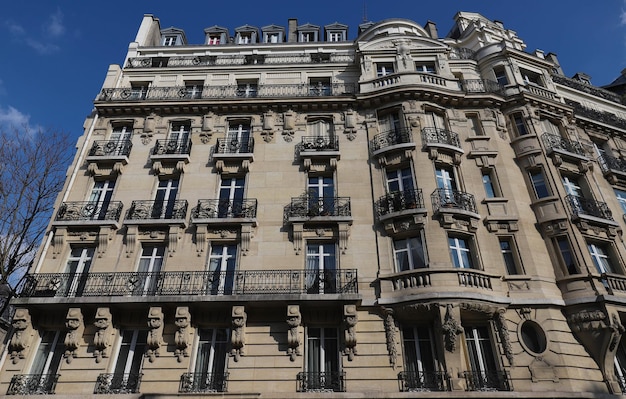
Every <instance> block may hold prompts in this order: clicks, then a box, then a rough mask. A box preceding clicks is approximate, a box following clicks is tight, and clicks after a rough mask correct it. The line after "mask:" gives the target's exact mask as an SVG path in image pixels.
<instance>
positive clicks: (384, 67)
mask: <svg viewBox="0 0 626 399" xmlns="http://www.w3.org/2000/svg"><path fill="white" fill-rule="evenodd" d="M393 72H394V69H393V62H379V63H377V64H376V76H378V77H379V78H380V77H383V76H386V75H389V74H392V73H393Z"/></svg>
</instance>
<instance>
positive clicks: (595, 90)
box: [551, 75, 622, 104]
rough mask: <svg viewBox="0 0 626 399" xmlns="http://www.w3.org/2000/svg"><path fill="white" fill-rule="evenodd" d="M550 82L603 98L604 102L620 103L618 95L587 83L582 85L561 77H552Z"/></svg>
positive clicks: (579, 82)
mask: <svg viewBox="0 0 626 399" xmlns="http://www.w3.org/2000/svg"><path fill="white" fill-rule="evenodd" d="M551 77H552V80H553V81H554V82H555V83H559V84H562V85H564V86H568V87H571V88H572V89H576V90H579V91H582V92H585V93H589V94H591V95H594V96H596V97H600V98H604V99H605V100H609V101H613V102H616V103H618V104H619V103H621V102H622V100H621V98H620V96H619V95H617V94H615V93H613V92H612V91H609V90H606V89H603V88H601V87H595V86H592V85H590V84H587V83H583V82H581V81H579V80H576V79H572V78H568V77H566V76H563V75H552V76H551Z"/></svg>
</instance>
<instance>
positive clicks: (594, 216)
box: [565, 195, 619, 235]
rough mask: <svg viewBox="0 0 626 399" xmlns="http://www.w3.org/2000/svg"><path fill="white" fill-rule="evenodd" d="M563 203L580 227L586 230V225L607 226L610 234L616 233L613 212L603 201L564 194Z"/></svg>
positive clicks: (616, 226)
mask: <svg viewBox="0 0 626 399" xmlns="http://www.w3.org/2000/svg"><path fill="white" fill-rule="evenodd" d="M565 203H566V204H567V207H568V209H569V211H570V213H571V214H572V218H573V219H574V221H575V222H577V224H578V225H579V227H580V228H582V229H584V230H586V229H587V228H588V225H595V226H601V227H607V228H608V229H609V234H610V235H614V234H616V233H617V229H618V228H619V224H618V223H617V222H615V220H614V219H613V213H612V212H611V210H610V209H609V207H608V206H607V204H606V203H605V202H600V201H595V200H593V199H588V198H584V197H579V196H576V195H566V196H565Z"/></svg>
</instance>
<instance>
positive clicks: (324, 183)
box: [307, 176, 335, 215]
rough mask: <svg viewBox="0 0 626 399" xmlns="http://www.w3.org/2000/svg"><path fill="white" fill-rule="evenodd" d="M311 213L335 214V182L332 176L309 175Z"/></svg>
mask: <svg viewBox="0 0 626 399" xmlns="http://www.w3.org/2000/svg"><path fill="white" fill-rule="evenodd" d="M307 193H308V197H309V213H310V214H312V215H333V214H334V212H335V182H334V179H333V177H332V176H309V179H308V182H307Z"/></svg>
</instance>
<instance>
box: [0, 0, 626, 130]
mask: <svg viewBox="0 0 626 399" xmlns="http://www.w3.org/2000/svg"><path fill="white" fill-rule="evenodd" d="M364 4H365V7H364ZM364 11H365V12H364ZM457 11H472V12H479V13H481V14H483V15H484V16H486V17H487V18H490V19H497V20H500V21H502V22H504V25H505V27H506V28H508V29H512V30H514V31H516V32H517V33H518V35H519V36H520V37H521V38H522V39H523V40H524V41H525V42H526V44H527V46H528V47H527V51H534V50H535V49H537V48H539V49H541V50H544V51H545V52H546V53H547V52H553V53H556V54H557V55H558V57H559V61H560V62H561V65H562V66H563V69H564V71H565V74H566V75H568V76H572V75H573V74H574V73H576V72H579V71H582V72H585V73H587V74H589V75H591V77H592V82H593V83H594V84H595V85H605V84H608V83H610V82H611V81H612V80H613V79H615V78H616V77H617V76H619V73H620V71H621V70H622V69H624V68H626V0H595V1H590V0H541V1H538V0H525V1H508V0H504V1H503V0H436V1H417V0H386V1H373V0H316V1H306V2H305V1H293V0H289V1H287V0H273V1H267V2H260V1H248V0H239V1H225V2H224V1H221V2H210V1H196V0H193V1H190V0H188V1H180V0H179V1H177V2H172V1H162V0H130V1H129V0H126V1H121V0H108V1H106V2H96V1H74V0H22V1H7V2H6V4H3V6H2V13H1V14H0V32H2V38H3V40H2V41H0V51H1V52H0V54H3V56H2V58H1V59H0V127H1V126H2V125H4V126H6V125H9V124H17V125H23V124H28V125H30V126H32V127H43V128H51V129H57V130H63V131H65V132H69V133H70V134H72V135H74V136H76V137H77V136H79V135H80V134H82V124H83V121H84V119H85V117H86V116H87V115H88V114H89V113H90V111H91V109H92V103H93V99H94V98H95V96H96V95H97V94H98V92H99V90H100V88H101V85H102V82H103V80H104V77H105V73H106V71H107V68H108V65H109V64H120V63H122V62H123V60H124V56H125V54H126V49H127V47H128V43H129V42H131V41H132V40H133V39H134V38H135V34H136V32H137V29H138V27H139V24H140V22H141V19H142V17H143V15H144V14H153V15H155V16H156V17H158V18H159V19H160V20H161V27H162V28H166V27H170V26H176V27H178V28H181V29H184V30H185V33H186V35H187V38H188V40H189V42H190V43H202V41H203V38H204V37H203V29H204V28H206V27H209V26H212V25H221V26H224V27H227V28H228V29H229V30H230V31H231V32H232V31H233V29H234V28H235V27H237V26H241V25H244V24H250V25H254V26H258V27H261V26H264V25H269V24H272V23H275V24H278V25H282V26H286V25H287V19H288V18H297V19H298V22H299V23H300V24H302V23H306V22H310V23H313V24H316V25H321V26H323V25H326V24H329V23H332V22H335V21H338V22H341V23H345V24H347V25H349V26H350V28H349V31H348V34H349V39H354V38H355V36H356V27H357V25H358V24H359V23H360V22H362V20H363V16H364V14H366V16H367V18H368V19H369V20H371V21H374V22H376V21H380V20H382V19H386V18H397V17H400V18H407V19H411V20H414V21H416V22H417V23H419V24H421V25H424V24H425V23H426V21H428V20H431V21H433V22H435V23H436V24H437V27H438V30H439V35H440V36H445V35H446V34H447V33H448V32H449V30H450V28H451V27H452V24H453V17H454V14H455V13H456V12H457Z"/></svg>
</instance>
